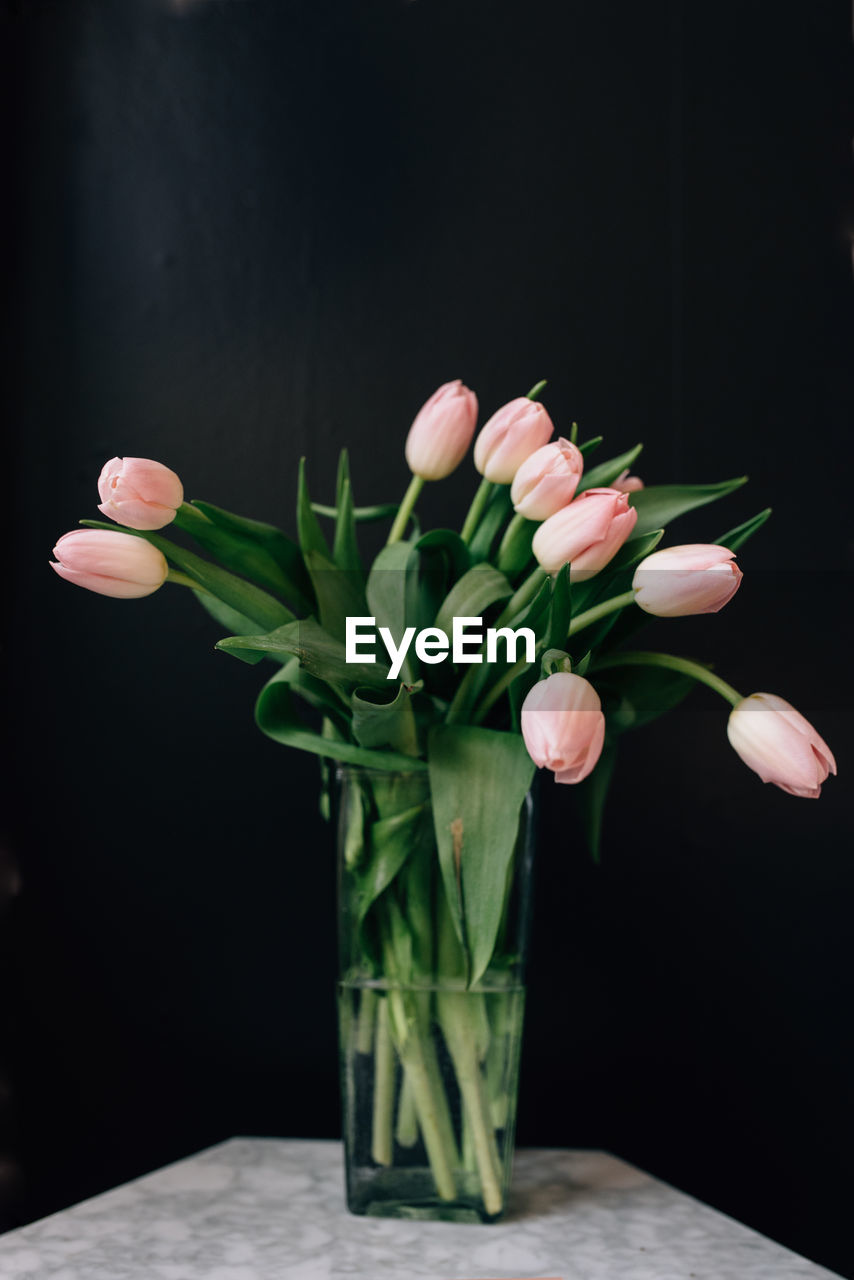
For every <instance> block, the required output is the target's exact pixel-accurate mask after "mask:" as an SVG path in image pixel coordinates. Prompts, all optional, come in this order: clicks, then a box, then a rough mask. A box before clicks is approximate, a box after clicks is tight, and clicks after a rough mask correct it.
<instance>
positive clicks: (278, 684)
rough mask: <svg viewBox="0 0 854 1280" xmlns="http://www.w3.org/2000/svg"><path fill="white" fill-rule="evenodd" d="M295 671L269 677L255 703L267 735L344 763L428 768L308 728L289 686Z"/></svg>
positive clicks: (393, 754)
mask: <svg viewBox="0 0 854 1280" xmlns="http://www.w3.org/2000/svg"><path fill="white" fill-rule="evenodd" d="M292 683H293V673H292V672H291V671H289V669H288V668H287V667H283V668H282V669H281V671H277V672H276V674H275V675H274V676H273V678H272V679H271V680H268V681H267V683H266V684H265V685H264V688H263V689H262V690H261V692H260V694H259V695H258V700H257V702H256V703H255V720H256V722H257V724H258V728H259V729H260V730H261V732H262V733H265V734H266V735H267V737H268V738H272V739H273V740H274V741H275V742H280V743H282V744H283V745H284V746H286V747H296V748H297V749H298V750H300V751H311V752H313V753H314V754H315V755H318V756H326V757H328V758H329V759H332V760H342V761H343V762H344V763H345V764H355V765H361V766H363V767H364V768H367V769H383V770H386V769H406V770H407V771H409V772H413V771H415V770H423V769H426V767H427V766H426V765H425V764H424V762H423V761H422V760H416V759H414V758H413V757H412V756H405V755H401V754H399V753H397V752H394V751H371V750H369V749H368V748H366V747H360V746H358V745H357V744H355V743H351V742H344V741H339V740H337V739H334V738H329V737H324V735H323V734H320V733H314V732H312V731H311V730H310V729H307V728H306V726H305V725H304V724H303V722H302V720H300V718H299V716H298V714H297V710H296V704H295V702H294V697H293V694H292V692H291V689H290V685H291V684H292Z"/></svg>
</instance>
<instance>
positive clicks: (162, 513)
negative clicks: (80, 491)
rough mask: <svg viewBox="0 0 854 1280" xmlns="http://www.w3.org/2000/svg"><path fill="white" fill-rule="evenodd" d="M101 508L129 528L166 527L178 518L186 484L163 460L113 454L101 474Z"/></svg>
mask: <svg viewBox="0 0 854 1280" xmlns="http://www.w3.org/2000/svg"><path fill="white" fill-rule="evenodd" d="M98 494H99V495H100V498H101V503H100V506H99V507H98V510H99V511H103V513H104V515H105V516H109V517H110V519H111V520H115V521H116V523H117V524H123V525H126V526H127V528H128V529H162V528H163V526H164V525H167V524H169V523H170V522H171V521H172V520H174V519H175V513H176V511H177V510H178V507H180V505H181V503H182V502H183V501H184V486H183V485H182V484H181V481H180V480H179V479H178V477H177V476H176V475H175V472H174V471H170V470H169V468H168V467H164V466H163V463H162V462H153V461H152V460H151V458H111V459H110V461H109V462H105V463H104V467H103V469H102V471H101V474H100V476H99V477H98Z"/></svg>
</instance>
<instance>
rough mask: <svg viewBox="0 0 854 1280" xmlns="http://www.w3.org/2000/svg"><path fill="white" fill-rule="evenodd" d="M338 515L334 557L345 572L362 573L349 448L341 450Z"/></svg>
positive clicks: (333, 550)
mask: <svg viewBox="0 0 854 1280" xmlns="http://www.w3.org/2000/svg"><path fill="white" fill-rule="evenodd" d="M337 503H338V507H337V510H338V515H337V516H336V519H335V542H334V545H333V549H332V558H333V559H334V561H335V563H336V564H337V566H338V568H339V569H343V570H344V572H345V573H347V572H349V573H357V574H359V575H361V573H362V562H361V560H360V558H359V544H358V542H357V540H356V517H355V513H354V507H353V492H352V489H351V486H350V464H349V460H348V457H347V450H346V449H342V450H341V456H340V458H339V460H338V493H337Z"/></svg>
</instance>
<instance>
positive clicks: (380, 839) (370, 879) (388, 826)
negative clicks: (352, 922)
mask: <svg viewBox="0 0 854 1280" xmlns="http://www.w3.org/2000/svg"><path fill="white" fill-rule="evenodd" d="M428 814H429V805H427V804H419V805H416V806H415V807H414V808H411V809H405V810H403V812H401V813H395V814H394V815H393V816H392V817H390V818H380V819H379V821H377V822H372V823H371V824H370V826H369V828H368V831H369V835H368V840H367V842H366V843H367V850H368V857H367V859H366V860H365V862H364V863H363V865H362V866H360V867H358V868H357V869H356V870H354V872H353V873H352V874H353V878H354V880H355V883H356V892H357V907H356V921H357V923H358V924H361V923H362V921H363V920H364V919H365V916H366V915H367V913H368V910H369V909H370V907H371V905H372V904H373V903H374V902H375V901H376V900H377V898H378V897H379V896H380V894H381V893H383V892H384V891H385V890H386V889H387V888H388V886H389V885H390V884H391V883H392V881H393V880H394V878H395V877H396V876H397V874H398V872H399V871H400V870H401V868H402V867H403V865H404V863H405V862H406V861H407V859H408V858H409V857H410V856H411V855H412V854H413V852H415V851H416V850H417V849H419V848H421V847H422V846H423V845H424V844H425V842H426V840H427V839H428V838H429V837H430V836H431V834H432V833H431V830H430V823H429V820H428Z"/></svg>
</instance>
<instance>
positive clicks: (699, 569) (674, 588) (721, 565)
mask: <svg viewBox="0 0 854 1280" xmlns="http://www.w3.org/2000/svg"><path fill="white" fill-rule="evenodd" d="M733 558H734V553H733V552H732V551H728V550H727V548H726V547H719V546H716V545H708V546H707V545H704V544H702V543H693V544H690V545H688V546H684V547H667V548H665V550H663V551H654V552H653V553H652V555H651V556H647V557H646V559H645V560H641V562H640V564H639V565H638V567H637V569H636V570H635V576H634V578H633V579H632V590H633V591H634V593H635V604H636V605H639V606H640V608H641V609H643V610H644V612H645V613H654V614H655V615H656V617H658V618H684V617H686V616H687V615H688V614H690V613H717V612H718V610H719V609H722V608H723V607H724V605H725V604H726V603H727V601H728V600H731V599H732V597H733V596H734V595H735V593H736V591H737V590H738V588H739V585H740V583H741V579H742V572H741V570H740V569H739V568H738V566H737V565H736V564H734V563H733Z"/></svg>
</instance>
